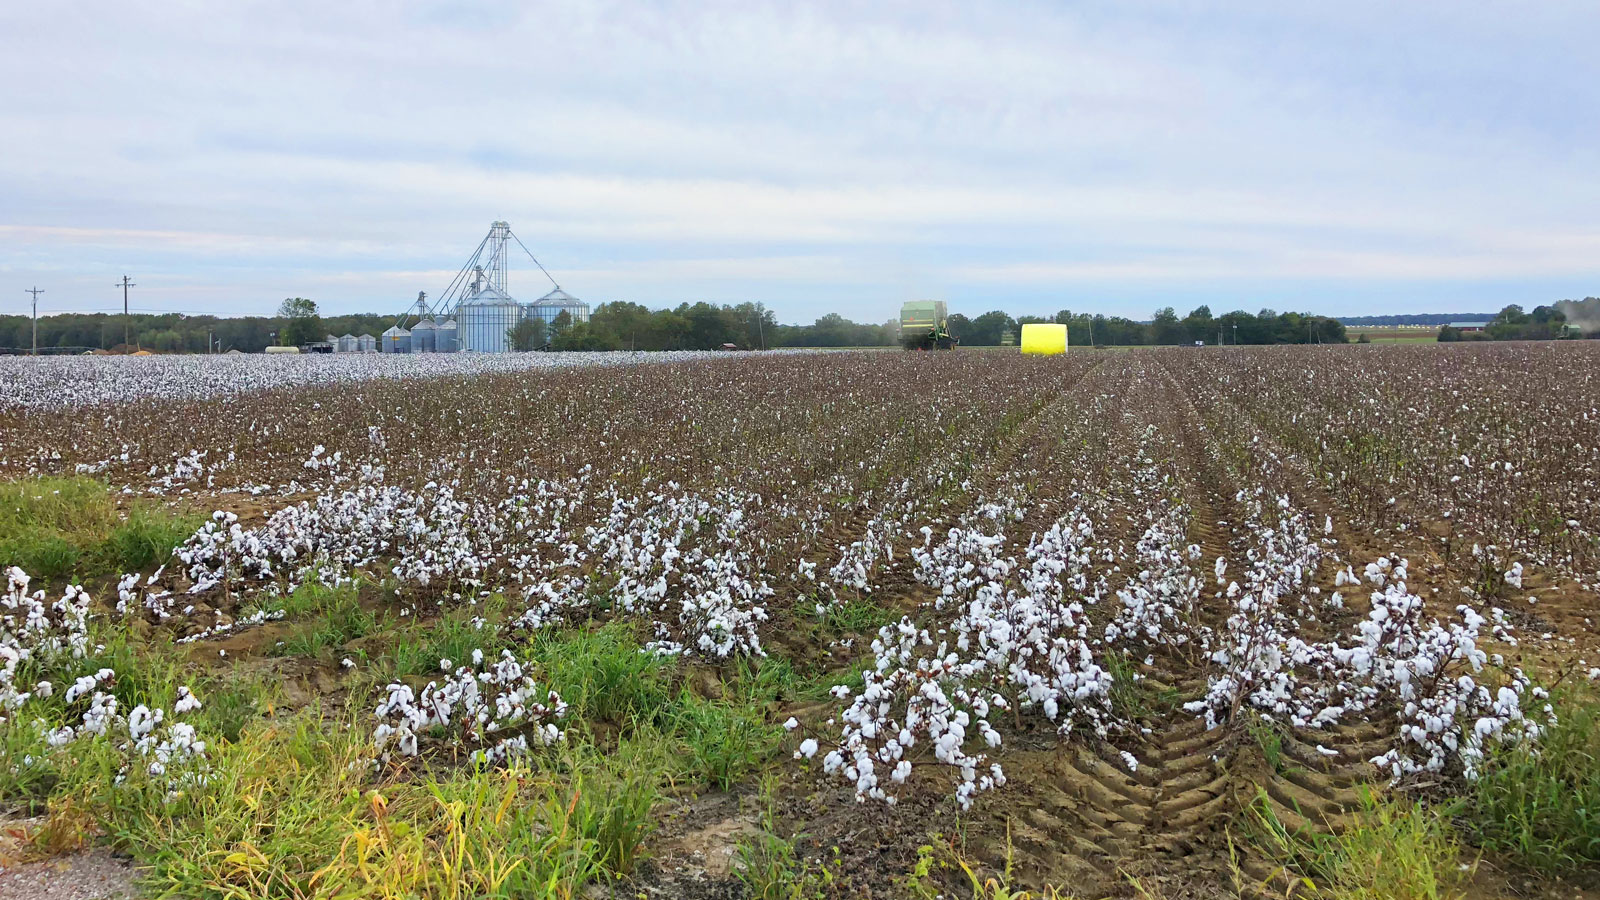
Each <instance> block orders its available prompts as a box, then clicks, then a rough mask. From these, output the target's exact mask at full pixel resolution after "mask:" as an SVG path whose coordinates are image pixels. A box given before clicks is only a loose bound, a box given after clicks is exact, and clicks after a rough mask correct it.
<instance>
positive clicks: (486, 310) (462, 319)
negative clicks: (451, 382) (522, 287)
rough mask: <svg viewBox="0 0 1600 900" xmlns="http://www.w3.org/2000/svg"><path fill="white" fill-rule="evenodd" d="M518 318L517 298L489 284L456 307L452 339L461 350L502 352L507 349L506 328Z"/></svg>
mask: <svg viewBox="0 0 1600 900" xmlns="http://www.w3.org/2000/svg"><path fill="white" fill-rule="evenodd" d="M521 320H522V307H521V306H520V305H518V303H517V301H515V300H513V299H511V298H510V297H507V296H506V295H504V294H501V293H500V292H498V291H496V290H494V289H493V288H489V289H487V290H484V291H482V292H480V293H479V294H478V295H477V296H476V297H475V298H474V299H472V300H469V301H467V302H466V303H463V304H461V306H460V308H459V309H457V311H456V340H457V342H458V343H459V345H460V350H461V351H462V352H470V353H504V352H506V351H507V350H509V349H511V344H510V342H509V341H508V340H507V339H506V332H508V331H510V330H511V329H513V328H515V327H516V325H517V323H518V322H519V321H521Z"/></svg>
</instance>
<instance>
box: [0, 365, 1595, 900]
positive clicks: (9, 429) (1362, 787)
mask: <svg viewBox="0 0 1600 900" xmlns="http://www.w3.org/2000/svg"><path fill="white" fill-rule="evenodd" d="M0 363H3V365H0V378H3V379H4V380H5V382H6V384H7V386H8V390H7V391H6V393H5V397H4V398H3V399H0V468H3V469H4V470H5V478H6V479H8V480H9V481H10V482H11V483H12V484H14V485H15V491H16V498H17V499H16V501H15V503H11V501H9V500H8V501H7V502H8V504H10V505H14V506H16V507H17V509H18V515H19V516H22V515H23V514H24V511H25V510H32V509H34V508H35V507H37V508H38V509H39V510H47V511H48V515H49V516H50V517H51V518H49V522H50V523H53V524H50V525H49V526H48V527H49V528H52V529H55V530H54V531H50V535H51V537H50V538H49V540H45V539H43V538H39V539H37V540H33V539H28V540H24V539H23V538H22V537H19V536H15V535H7V536H5V538H4V539H3V540H0V552H7V553H11V554H12V555H13V556H15V557H16V558H12V559H7V558H0V566H5V567H6V569H7V571H8V583H9V587H8V589H7V592H6V593H5V594H4V595H3V596H0V716H3V717H4V718H3V721H0V748H3V752H4V753H5V759H4V766H5V768H6V770H7V774H6V775H5V778H4V779H3V780H0V802H3V803H5V804H9V805H10V806H12V807H15V808H16V809H18V810H20V811H22V812H26V813H29V814H37V815H55V816H57V817H58V818H59V815H60V813H59V810H61V809H62V808H63V806H62V804H63V803H66V802H67V799H66V798H71V803H72V804H73V805H72V806H71V807H70V808H71V809H73V810H75V812H74V815H76V816H78V817H79V818H78V819H75V820H74V823H75V824H76V825H77V826H79V827H82V828H84V829H88V830H89V831H92V832H94V833H99V834H106V835H115V836H118V837H116V840H117V841H119V842H120V845H121V847H122V848H123V849H124V850H126V851H127V852H129V853H132V854H133V855H134V857H135V858H136V859H138V860H140V861H141V864H142V865H146V866H147V867H148V871H149V877H150V879H151V884H152V885H153V886H154V887H156V888H157V889H161V890H169V891H177V892H180V893H184V892H192V893H196V894H215V895H217V896H267V895H274V896H277V895H284V896H313V895H316V896H323V895H329V896H331V895H349V896H367V895H369V894H370V895H374V896H376V895H396V894H401V895H408V896H436V895H437V896H446V895H449V896H456V895H457V894H456V893H455V892H463V893H466V894H469V895H495V896H499V895H508V896H512V895H514V896H522V895H527V894H526V892H534V893H537V894H540V895H544V894H559V895H563V896H570V895H571V894H572V893H574V892H576V891H578V890H581V889H583V888H584V887H585V886H588V885H600V886H613V885H615V886H621V887H618V889H619V890H620V889H624V888H625V889H629V890H635V891H653V892H658V893H663V894H664V895H669V896H676V895H680V894H682V893H686V892H689V891H691V890H693V891H703V890H706V889H707V886H708V885H716V884H719V883H722V882H728V883H730V884H732V883H738V884H742V885H743V887H744V889H747V890H749V891H751V892H753V893H760V892H761V888H760V886H759V885H758V884H757V883H756V881H755V880H753V879H757V875H756V874H753V873H757V872H759V871H766V869H763V868H762V867H763V866H766V867H768V868H770V867H771V866H773V865H776V866H779V868H782V869H783V870H784V871H787V872H789V873H790V876H791V881H793V880H796V879H798V881H799V883H801V884H803V885H810V887H809V888H807V890H810V891H812V892H813V894H814V895H818V896H834V895H838V896H886V895H897V894H896V893H895V892H896V891H897V890H899V887H897V885H898V886H901V887H903V886H904V885H906V884H920V885H923V886H925V887H928V888H929V889H930V890H936V891H946V890H951V889H963V888H962V885H963V882H960V881H942V880H940V879H941V878H942V877H943V876H941V875H940V874H939V873H940V872H946V873H953V872H959V871H960V867H961V866H963V865H965V866H968V867H969V868H971V869H973V871H988V872H1004V871H1005V870H1006V869H1008V868H1009V869H1010V870H1011V872H1010V875H1008V876H1006V877H1008V878H1013V879H1015V883H1016V884H1017V886H1018V888H1019V889H1020V888H1021V887H1027V888H1030V889H1034V890H1044V889H1045V888H1047V887H1048V888H1051V889H1056V890H1059V891H1060V892H1062V893H1072V894H1074V895H1080V896H1105V895H1107V894H1108V893H1115V892H1119V891H1126V890H1128V888H1129V885H1130V883H1137V884H1139V885H1141V888H1140V889H1141V890H1146V889H1148V890H1149V891H1158V890H1159V891H1170V892H1171V895H1172V896H1180V895H1183V896H1188V895H1194V896H1211V895H1213V894H1214V893H1215V892H1217V891H1223V890H1224V888H1228V889H1235V890H1240V889H1238V885H1241V884H1250V885H1259V886H1260V889H1259V891H1258V892H1272V893H1282V892H1283V891H1285V890H1288V889H1290V888H1292V887H1293V886H1294V884H1295V883H1296V882H1295V881H1294V879H1296V878H1309V879H1315V878H1318V877H1323V876H1322V873H1321V872H1320V871H1312V870H1311V869H1310V868H1309V867H1310V863H1309V862H1307V859H1308V857H1304V856H1296V855H1295V854H1294V853H1293V852H1291V850H1292V848H1293V847H1296V846H1300V844H1297V843H1295V842H1297V841H1302V842H1303V841H1308V840H1311V838H1308V837H1305V836H1306V835H1317V834H1321V835H1341V834H1347V833H1352V831H1353V830H1357V829H1360V828H1363V827H1367V826H1366V824H1365V823H1367V821H1368V819H1369V818H1370V816H1371V815H1373V808H1372V805H1371V804H1372V803H1373V802H1375V801H1373V800H1372V799H1371V797H1372V796H1374V795H1375V793H1376V794H1381V795H1382V796H1383V797H1385V798H1398V799H1385V800H1383V801H1382V802H1384V803H1400V802H1402V801H1403V802H1404V803H1406V804H1410V805H1408V806H1407V807H1406V809H1408V810H1412V811H1413V812H1411V813H1407V815H1412V814H1415V815H1425V814H1430V813H1428V811H1429V810H1432V809H1436V808H1439V809H1442V808H1444V805H1445V804H1448V803H1452V802H1457V801H1460V802H1470V799H1471V798H1473V797H1477V796H1482V795H1485V794H1487V793H1489V792H1488V791H1487V790H1486V788H1485V787H1484V786H1485V785H1490V784H1494V785H1499V784H1500V783H1501V782H1500V781H1497V780H1496V779H1504V778H1506V777H1509V776H1507V774H1506V773H1507V772H1509V771H1511V768H1509V767H1510V766H1511V765H1512V764H1511V763H1510V762H1508V761H1509V760H1522V761H1524V764H1526V765H1529V766H1536V765H1537V763H1536V762H1532V761H1537V760H1539V759H1548V758H1549V755H1548V754H1544V751H1543V748H1544V747H1546V746H1547V742H1549V741H1557V742H1560V741H1567V740H1570V739H1571V736H1570V732H1571V728H1565V729H1564V723H1565V722H1566V721H1567V718H1566V717H1568V713H1567V712H1565V709H1567V707H1563V706H1562V705H1561V704H1563V703H1565V704H1572V703H1580V704H1581V703H1583V702H1587V701H1584V700H1583V699H1582V698H1583V697H1586V696H1587V693H1586V692H1587V691H1588V690H1589V684H1590V682H1591V681H1593V680H1594V678H1595V677H1596V676H1600V654H1597V650H1596V647H1595V640H1594V634H1593V621H1592V620H1593V618H1594V617H1595V616H1596V615H1597V614H1600V610H1596V609H1595V606H1596V603H1595V585H1596V584H1600V506H1597V504H1600V376H1597V375H1596V374H1595V373H1596V372H1600V347H1597V346H1595V345H1593V344H1579V343H1564V344H1543V345H1522V344H1510V345H1492V346H1491V345H1477V346H1470V347H1469V346H1462V347H1437V348H1436V347H1403V348H1402V347H1396V348H1367V347H1326V348H1322V347H1283V348H1277V347H1263V348H1252V349H1231V348H1230V349H1228V350H1218V349H1214V348H1213V349H1207V350H1195V351H1190V350H1187V349H1184V350H1163V351H1138V352H1112V351H1100V352H1094V351H1087V352H1081V353H1079V352H1076V351H1075V352H1074V353H1073V354H1071V355H1068V356H1066V357H1060V358H1044V359H1039V358H1025V357H1019V356H1015V355H1012V354H1010V353H1006V352H976V351H960V352H955V353H947V354H933V353H928V354H923V353H899V352H855V353H826V354H819V353H810V354H803V353H795V354H779V353H760V354H698V353H686V354H651V355H643V354H639V355H635V354H595V355H588V354H523V355H508V356H487V355H485V356H450V357H438V358H433V357H427V356H418V357H409V356H408V357H381V358H380V357H337V356H336V357H329V358H315V357H312V358H260V359H239V358H231V359H230V358H178V357H172V358H152V359H138V360H135V359H101V358H87V357H86V358H75V359H41V360H30V359H7V360H0ZM78 491H83V492H86V493H84V494H83V496H85V497H91V498H93V499H92V501H91V500H88V499H86V500H82V501H70V502H69V501H67V500H63V499H61V498H63V497H68V496H74V497H75V496H78V494H77V493H74V492H78ZM91 512H93V514H94V515H96V516H100V517H101V518H103V519H104V522H105V523H106V524H105V526H104V528H105V529H107V531H106V534H105V536H103V537H102V536H100V535H99V533H98V532H94V531H93V528H94V527H98V526H92V525H91V524H85V523H86V522H88V521H89V520H90V519H91V518H92V517H91V515H90V513H91ZM28 515H36V516H37V517H38V518H35V519H30V520H28V521H29V522H33V523H34V524H23V525H17V526H16V527H17V528H18V529H21V530H19V531H18V535H21V534H22V533H23V531H24V530H26V531H27V533H28V534H32V535H34V537H36V538H37V537H38V536H39V535H41V534H44V531H43V529H44V528H45V526H44V525H40V524H37V523H38V522H43V521H45V519H44V518H43V517H45V515H46V514H45V513H44V512H38V513H31V512H30V513H28ZM4 521H6V520H3V519H0V523H3V522H4ZM18 521H19V522H21V521H22V519H19V520H18ZM94 521H100V520H99V519H95V520H94ZM139 523H145V525H143V526H140V528H135V527H134V526H135V525H137V524H139ZM149 523H169V524H168V525H166V526H164V527H166V528H168V529H169V530H167V531H161V530H160V529H156V528H155V525H152V524H149ZM29 529H31V530H29ZM129 533H131V536H129ZM152 533H156V534H161V535H170V536H171V537H170V538H151V537H149V535H150V534H152ZM57 535H58V536H57ZM119 535H121V536H119ZM51 541H55V542H56V543H51ZM140 541H143V543H140ZM129 547H132V548H135V549H139V548H145V550H146V551H147V552H144V554H143V555H142V556H138V555H130V554H131V552H132V551H130V550H128V548H129ZM150 548H153V549H150ZM52 554H53V555H52ZM30 560H38V562H36V563H33V565H34V567H35V569H38V571H29V570H28V568H27V565H25V563H28V562H29V561H30ZM40 567H46V568H40ZM1575 698H1576V699H1575ZM1561 746H1566V745H1564V744H1562V745H1561ZM1541 754H1544V755H1541ZM285 760H294V761H295V762H294V771H295V772H297V773H300V774H297V775H295V776H294V778H291V779H289V780H288V781H285V778H286V777H287V776H286V775H285V774H284V772H285V770H284V769H282V768H281V767H282V766H283V765H285V762H284V761H285ZM307 773H309V774H307ZM295 779H301V780H298V781H297V780H295ZM291 785H297V786H294V787H291ZM1499 791H1500V788H1499V787H1496V788H1495V792H1499ZM1463 798H1465V799H1463ZM157 806H159V808H160V809H161V810H163V812H162V815H161V816H160V817H158V818H159V819H160V824H159V825H151V824H150V823H149V822H148V821H146V820H145V819H141V818H139V812H138V811H139V810H141V809H143V810H148V809H154V808H157ZM258 807H267V808H270V809H271V810H272V811H273V814H274V815H276V816H279V817H282V818H283V820H284V821H286V822H287V821H303V822H304V823H305V824H304V829H305V835H306V837H305V838H304V840H303V842H302V841H301V839H299V838H293V837H290V836H288V835H287V834H286V832H285V831H284V830H282V829H273V828H271V827H268V826H266V825H263V824H262V821H265V820H262V821H258V819H261V817H260V816H254V817H244V818H243V819H241V818H240V817H238V816H235V815H233V814H232V813H234V812H237V811H238V810H240V809H245V808H258ZM1389 808H1390V807H1387V806H1386V807H1383V809H1384V810H1388V809H1389ZM1470 808H1471V809H1477V807H1470ZM1485 808H1487V807H1485ZM496 810H498V812H496ZM52 811H55V812H52ZM1473 815H1477V814H1476V813H1462V814H1461V817H1462V818H1463V820H1472V821H1477V820H1474V819H1472V816H1473ZM1482 819H1483V821H1484V822H1491V821H1499V820H1498V819H1494V820H1491V817H1490V814H1489V813H1488V812H1484V813H1482ZM52 821H54V820H52ZM58 824H59V823H58ZM400 824H403V825H404V829H403V830H397V828H398V825H400ZM1558 824H1559V823H1557V824H1552V825H1551V826H1550V827H1551V828H1552V829H1554V830H1555V831H1561V830H1563V828H1562V827H1558ZM1473 827H1474V828H1475V829H1476V830H1471V831H1466V832H1463V834H1464V835H1465V837H1463V838H1462V840H1463V841H1467V842H1476V846H1478V847H1479V848H1480V849H1479V850H1478V851H1475V852H1489V853H1500V852H1502V850H1501V849H1500V845H1499V844H1496V843H1495V841H1496V840H1498V838H1496V837H1495V834H1496V832H1494V831H1493V829H1492V828H1491V827H1490V826H1489V825H1488V824H1483V825H1481V826H1473ZM1530 827H1531V826H1530ZM865 834H871V835H875V836H876V837H875V838H874V839H872V840H863V839H862V838H861V836H862V835H865ZM1262 834H1267V835H1269V836H1270V835H1277V836H1278V839H1277V840H1276V842H1274V841H1273V840H1271V839H1265V838H1261V837H1260V836H1261V835H1262ZM955 836H959V837H958V838H957V837H955ZM1551 840H1555V839H1554V838H1551ZM1508 842H1509V841H1508ZM1552 846H1553V845H1552ZM172 847H180V848H183V850H182V852H183V855H186V856H187V857H188V859H189V860H191V861H187V862H185V861H180V860H177V859H174V858H173V855H172V853H171V852H170V851H169V850H168V849H167V848H172ZM1286 848H1289V849H1286ZM1505 852H1509V851H1505ZM1562 852H1564V853H1567V854H1568V857H1566V858H1568V859H1569V862H1570V863H1571V865H1573V866H1576V867H1577V868H1578V869H1580V870H1583V869H1584V868H1585V867H1587V866H1589V865H1590V862H1589V859H1588V858H1587V857H1584V856H1583V855H1582V853H1581V852H1578V851H1562ZM1589 852H1591V853H1592V850H1591V851H1589ZM451 854H454V855H453V856H452V855H451ZM1462 858H1463V859H1464V860H1467V862H1470V857H1469V856H1468V855H1463V857H1462ZM1496 858H1497V859H1498V858H1499V857H1496ZM513 859H521V860H523V861H522V862H521V863H520V864H519V865H518V866H516V867H515V868H514V869H512V870H510V871H507V870H506V869H505V868H504V866H505V865H506V864H508V861H509V860H513ZM1507 859H1509V857H1507ZM193 860H200V862H193ZM774 860H776V862H774ZM446 863H448V864H446ZM1463 865H1466V863H1463ZM1505 865H1506V866H1512V865H1514V863H1512V862H1506V863H1505ZM1468 868H1470V866H1468ZM919 872H920V874H918V873H919ZM907 879H910V881H908V880H907ZM1130 879H1132V881H1130ZM1229 886H1232V887H1231V888H1230V887H1229ZM966 889H970V888H966ZM519 891H520V892H523V893H519ZM1185 891H1188V892H1190V893H1188V894H1185V893H1184V892H1185ZM1224 892H1225V891H1224ZM1242 892H1243V893H1250V891H1249V890H1242ZM809 895H811V894H808V896H809ZM1147 895H1148V894H1147ZM1158 895H1159V894H1158ZM1234 895H1237V894H1234Z"/></svg>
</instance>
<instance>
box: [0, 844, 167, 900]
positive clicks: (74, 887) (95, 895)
mask: <svg viewBox="0 0 1600 900" xmlns="http://www.w3.org/2000/svg"><path fill="white" fill-rule="evenodd" d="M133 878H134V873H133V864H132V863H130V862H129V861H127V860H125V859H118V858H117V857H116V856H114V855H112V853H111V851H109V850H105V849H95V850H84V851H82V852H79V853H73V854H70V855H67V856H60V857H56V858H55V859H47V860H42V861H40V862H31V863H25V864H23V865H20V866H17V867H15V868H11V869H6V870H5V871H4V872H0V897H4V898H5V900H133V898H135V897H138V896H139V892H138V890H137V889H136V888H135V887H134V884H133Z"/></svg>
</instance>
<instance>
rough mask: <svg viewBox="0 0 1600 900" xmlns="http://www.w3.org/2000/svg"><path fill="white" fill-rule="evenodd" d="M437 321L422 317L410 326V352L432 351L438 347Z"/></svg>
mask: <svg viewBox="0 0 1600 900" xmlns="http://www.w3.org/2000/svg"><path fill="white" fill-rule="evenodd" d="M438 335H439V323H437V322H435V321H433V320H432V319H423V320H422V321H420V322H418V323H417V324H415V325H413V326H411V352H412V353H433V352H434V351H435V349H436V348H437V347H438V343H439V342H438Z"/></svg>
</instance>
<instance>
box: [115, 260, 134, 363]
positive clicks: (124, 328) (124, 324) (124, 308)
mask: <svg viewBox="0 0 1600 900" xmlns="http://www.w3.org/2000/svg"><path fill="white" fill-rule="evenodd" d="M117 284H120V285H122V352H123V353H127V352H128V346H129V341H128V288H131V287H138V285H136V284H134V283H133V282H132V281H129V280H128V276H126V275H124V276H122V280H121V281H119V282H117ZM117 284H113V285H112V287H116V286H117Z"/></svg>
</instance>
